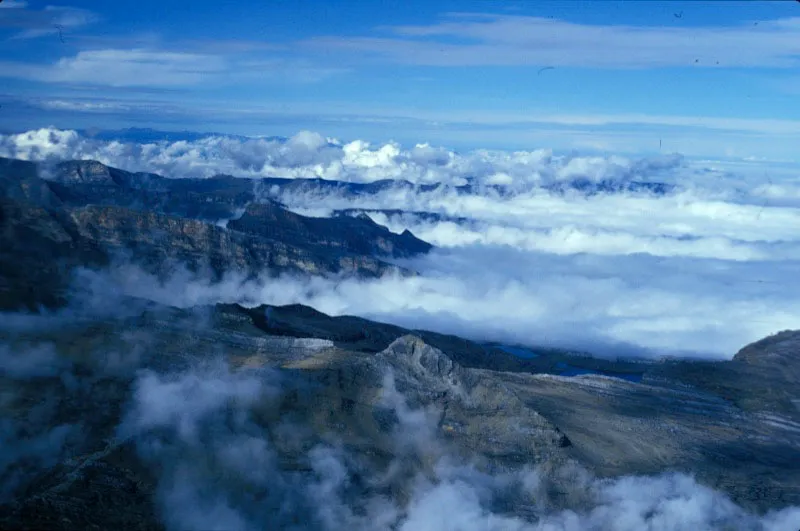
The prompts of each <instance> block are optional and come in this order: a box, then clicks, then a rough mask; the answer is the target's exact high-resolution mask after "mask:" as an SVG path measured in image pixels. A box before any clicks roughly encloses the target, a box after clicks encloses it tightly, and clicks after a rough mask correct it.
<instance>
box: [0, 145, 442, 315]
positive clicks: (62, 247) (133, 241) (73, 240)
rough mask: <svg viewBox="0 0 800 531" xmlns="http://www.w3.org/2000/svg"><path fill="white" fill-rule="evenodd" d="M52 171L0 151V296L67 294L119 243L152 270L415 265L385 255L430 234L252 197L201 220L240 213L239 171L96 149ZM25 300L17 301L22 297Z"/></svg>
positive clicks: (411, 247) (415, 250) (365, 269)
mask: <svg viewBox="0 0 800 531" xmlns="http://www.w3.org/2000/svg"><path fill="white" fill-rule="evenodd" d="M50 173H54V174H55V176H54V177H53V178H52V179H48V180H44V179H41V178H40V177H39V176H38V169H37V166H36V165H35V164H33V163H30V162H25V161H15V160H11V159H0V199H2V210H0V215H2V217H0V230H2V234H0V238H2V242H3V243H4V245H3V249H2V251H0V272H2V273H3V274H2V278H0V286H2V287H0V292H2V293H3V294H4V295H3V296H2V297H0V303H2V305H0V307H2V308H14V307H17V306H15V304H16V303H17V302H19V304H21V305H22V306H28V307H30V306H31V305H36V304H46V305H53V304H56V303H57V301H59V300H63V297H62V296H61V295H60V294H59V293H60V292H63V289H64V287H65V286H66V285H68V284H69V280H70V271H71V269H72V268H74V267H75V266H77V265H84V266H87V267H95V266H98V265H104V264H107V263H109V262H110V261H111V259H112V258H115V257H118V256H119V255H120V254H122V256H123V257H124V259H125V260H130V261H132V262H135V263H138V264H139V265H141V266H143V267H144V268H145V269H146V270H147V271H150V272H153V273H157V274H166V273H168V272H170V271H171V270H172V269H173V268H174V267H176V266H185V267H187V268H188V269H190V270H193V271H204V272H206V271H207V272H208V273H209V274H211V275H212V276H213V277H216V278H219V277H221V276H222V275H223V274H225V273H237V274H240V275H243V276H254V275H259V274H273V275H274V274H279V273H297V274H335V275H339V274H344V275H358V276H365V277H375V276H381V275H384V274H387V273H400V274H411V272H410V271H407V270H404V269H402V268H400V267H397V266H395V265H392V264H390V263H388V262H387V261H386V260H385V258H386V257H390V258H407V257H411V256H415V255H417V254H421V253H426V252H428V251H429V250H430V249H431V246H430V245H429V244H427V243H425V242H423V241H421V240H419V239H417V238H415V237H414V236H413V235H412V234H411V233H409V232H405V233H403V234H399V235H398V234H394V233H391V232H390V231H389V230H388V229H386V228H385V227H381V226H379V225H377V224H375V223H374V222H372V221H371V220H370V219H369V218H361V219H355V218H348V219H344V218H333V219H316V218H308V217H304V216H299V215H297V214H294V213H292V212H289V211H287V210H285V209H283V208H282V207H280V206H279V205H277V204H273V203H268V204H261V205H260V204H255V203H253V204H251V205H250V206H249V207H248V209H247V210H246V211H244V215H242V216H241V218H240V219H238V220H234V221H231V222H230V224H229V226H228V228H223V227H220V226H217V225H216V224H214V223H208V222H206V221H203V218H212V219H214V220H216V219H218V218H219V217H220V216H231V215H232V214H233V213H234V211H235V210H236V209H237V208H239V205H242V204H246V203H247V202H249V201H252V200H253V193H252V188H253V184H252V182H246V181H242V180H239V179H234V178H232V177H229V178H228V177H221V178H218V179H216V178H215V179H208V180H193V181H181V180H171V179H165V178H163V177H160V176H157V175H150V174H132V173H129V172H124V171H122V170H118V169H115V168H109V167H107V166H105V165H102V164H100V163H97V162H93V161H72V162H67V163H62V164H60V165H59V166H57V167H56V168H55V169H54V170H53V169H51V170H50ZM15 301H16V302H15Z"/></svg>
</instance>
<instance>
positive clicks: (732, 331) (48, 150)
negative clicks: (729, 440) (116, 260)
mask: <svg viewBox="0 0 800 531" xmlns="http://www.w3.org/2000/svg"><path fill="white" fill-rule="evenodd" d="M0 155H2V156H9V157H16V158H23V159H30V160H37V161H43V162H48V161H56V160H64V159H95V160H99V161H101V162H103V163H105V164H108V165H111V166H115V167H120V168H122V169H126V170H130V171H147V172H156V173H160V174H163V175H165V176H168V177H172V178H183V177H210V176H213V175H216V174H220V173H223V174H231V175H235V176H240V177H249V178H259V177H285V178H321V179H327V180H341V181H345V182H351V183H370V182H375V181H380V180H385V179H395V180H403V181H408V182H410V183H412V185H406V186H389V187H385V188H382V189H381V190H380V191H378V192H376V193H370V194H354V193H349V192H347V191H345V190H341V189H340V190H338V191H336V190H331V191H326V192H321V191H320V189H313V188H311V189H305V188H304V189H302V190H297V189H294V190H292V189H289V188H287V189H285V190H284V189H283V188H281V187H276V186H272V187H257V189H258V190H260V191H261V193H263V196H265V197H269V198H271V199H276V200H279V201H281V202H282V203H284V204H285V205H286V206H287V207H288V208H290V209H292V210H294V211H296V212H298V213H301V214H306V215H314V216H328V215H332V214H334V213H335V212H336V211H341V210H345V209H357V210H365V211H367V213H368V215H370V216H371V217H372V218H373V219H374V220H375V221H376V222H378V223H380V224H383V225H386V226H388V227H389V228H390V229H391V230H392V231H395V232H401V231H402V230H405V229H409V230H411V231H412V232H413V233H414V234H415V235H416V236H418V237H420V238H422V239H424V240H426V241H429V242H430V243H433V244H434V245H436V246H437V249H436V250H435V251H434V252H432V253H431V254H430V255H428V256H425V257H422V258H419V259H417V260H414V261H411V262H410V263H407V264H404V265H408V266H410V267H412V268H414V269H416V270H417V271H419V272H420V273H421V275H420V276H418V277H415V278H398V277H387V278H383V279H380V280H374V281H359V280H354V279H321V278H317V279H311V280H309V279H295V278H290V279H283V280H282V281H281V282H279V283H276V282H274V281H268V280H264V281H261V282H247V283H243V282H242V281H241V280H240V279H237V278H235V277H230V278H228V279H227V280H226V281H225V282H223V283H221V284H213V285H212V284H210V283H209V282H207V281H206V280H204V279H203V278H191V279H189V278H187V277H186V276H182V277H180V278H178V279H177V280H175V282H184V283H185V282H188V281H191V286H192V287H191V288H187V289H186V290H184V292H183V293H184V294H181V295H176V293H181V291H180V290H176V289H174V286H169V287H164V286H163V285H161V284H160V283H159V282H157V281H155V280H153V279H149V280H148V279H143V278H142V275H141V274H132V273H130V271H129V272H128V274H127V276H126V274H123V273H117V277H118V278H116V279H115V281H118V282H121V285H122V286H125V285H129V286H130V289H131V291H134V290H135V291H136V292H137V293H142V292H151V293H152V296H153V297H158V298H159V299H160V300H162V302H168V303H172V304H178V305H188V304H192V303H194V302H197V301H198V300H202V301H203V302H214V301H215V300H226V301H240V302H246V303H249V304H257V303H261V302H264V303H271V304H283V303H293V302H301V303H305V304H310V305H312V306H314V307H315V308H317V309H319V310H321V311H324V312H327V313H332V314H356V315H361V316H365V317H370V318H375V319H380V320H383V321H389V322H393V323H396V324H400V325H404V326H412V327H425V328H430V329H435V330H438V331H442V332H450V333H459V334H465V335H468V336H469V337H471V338H474V339H492V340H503V341H510V342H519V343H523V344H547V345H556V346H564V347H568V348H580V349H585V350H588V351H590V352H595V353H598V354H602V355H615V354H617V355H619V354H623V355H638V356H657V355H663V354H667V355H690V356H703V357H713V358H730V357H731V356H732V355H733V354H734V353H735V352H736V351H737V350H738V349H739V348H741V347H742V346H744V345H745V344H747V343H749V342H751V341H754V340H757V339H760V338H761V337H764V336H766V335H769V334H771V333H774V332H777V331H779V330H783V329H789V328H798V327H799V326H800V284H798V283H797V282H795V281H794V278H795V275H796V271H797V269H798V266H800V236H799V235H800V230H798V229H800V210H798V207H800V166H796V165H791V164H786V163H776V162H766V161H753V160H750V161H744V160H741V161H708V160H705V161H703V160H694V159H692V160H690V159H686V158H683V157H681V156H680V155H677V154H662V155H655V156H648V157H641V158H638V159H635V158H630V157H621V156H616V155H605V156H599V155H596V154H592V155H581V154H576V153H554V152H553V151H552V150H549V149H544V148H535V149H532V150H530V151H524V152H499V151H487V150H475V151H473V152H467V153H459V152H454V151H451V150H447V149H444V148H439V147H432V146H430V145H427V144H419V145H416V146H413V147H409V148H404V147H403V146H400V145H398V144H395V143H388V144H384V145H370V144H369V143H367V142H364V141H360V140H356V141H352V142H341V141H339V140H336V139H331V138H325V137H323V136H321V135H319V134H316V133H311V132H301V133H298V134H297V135H295V136H292V137H290V138H288V139H274V138H270V139H265V138H250V139H248V138H234V137H226V136H208V137H205V138H200V139H196V138H195V139H192V140H190V141H181V140H173V141H160V142H149V143H136V142H130V141H113V140H97V139H93V138H91V137H87V136H83V135H81V134H79V133H77V132H75V131H63V130H56V129H42V130H37V131H30V132H27V133H22V134H18V135H7V136H2V137H0ZM435 183H438V184H440V186H438V187H424V186H420V185H428V184H435ZM576 183H577V184H579V185H580V186H573V185H575V184H576ZM631 183H663V184H665V185H668V186H669V188H666V189H665V191H664V192H663V193H662V192H658V191H656V192H654V191H648V190H647V189H646V188H645V189H641V188H640V189H638V190H637V189H635V188H631V187H630V186H628V185H630V184H631ZM467 184H469V188H468V189H467V188H463V186H464V185H467ZM459 187H462V188H459ZM593 187H594V188H593ZM431 213H432V214H435V215H436V216H431V215H430V214H431ZM221 224H223V225H224V221H222V222H221ZM143 285H144V286H145V287H144V288H143Z"/></svg>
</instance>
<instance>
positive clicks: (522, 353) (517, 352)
mask: <svg viewBox="0 0 800 531" xmlns="http://www.w3.org/2000/svg"><path fill="white" fill-rule="evenodd" d="M497 348H499V349H500V350H502V351H503V352H508V353H509V354H511V355H512V356H516V357H518V358H525V359H533V358H538V357H539V355H538V354H537V353H535V352H533V351H532V350H530V349H527V348H525V347H514V346H511V345H497Z"/></svg>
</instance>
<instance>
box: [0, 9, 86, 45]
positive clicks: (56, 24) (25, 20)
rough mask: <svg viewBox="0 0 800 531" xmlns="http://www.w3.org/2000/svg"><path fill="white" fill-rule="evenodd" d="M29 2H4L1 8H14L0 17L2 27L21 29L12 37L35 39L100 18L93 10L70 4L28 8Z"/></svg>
mask: <svg viewBox="0 0 800 531" xmlns="http://www.w3.org/2000/svg"><path fill="white" fill-rule="evenodd" d="M27 7H28V4H27V2H15V1H11V2H8V1H6V2H3V3H0V8H12V9H14V11H4V15H3V17H2V18H0V27H2V26H5V27H12V28H17V29H21V30H22V31H21V32H20V33H17V34H16V35H14V36H13V37H12V39H35V38H38V37H44V36H47V35H59V33H60V34H61V38H64V33H65V32H67V31H70V30H74V29H77V28H81V27H83V26H88V25H89V24H93V23H95V22H97V21H98V20H99V17H98V16H97V15H96V14H95V13H94V12H92V11H89V10H87V9H80V8H75V7H69V6H45V8H44V9H38V10H34V9H27Z"/></svg>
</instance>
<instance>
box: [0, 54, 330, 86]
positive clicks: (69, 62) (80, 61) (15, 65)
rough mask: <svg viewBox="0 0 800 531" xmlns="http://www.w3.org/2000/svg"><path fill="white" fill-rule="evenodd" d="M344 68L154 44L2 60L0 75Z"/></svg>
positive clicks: (237, 78)
mask: <svg viewBox="0 0 800 531" xmlns="http://www.w3.org/2000/svg"><path fill="white" fill-rule="evenodd" d="M344 71H345V70H343V69H336V68H323V67H317V66H315V65H314V64H312V63H309V62H291V61H288V60H285V59H278V58H276V59H269V58H264V59H258V60H254V59H240V58H236V57H230V56H226V55H220V54H211V53H188V52H180V51H164V50H151V49H104V50H87V51H82V52H78V54H76V55H75V56H73V57H65V58H62V59H59V60H58V61H57V62H56V63H53V64H49V65H42V64H33V63H19V62H11V61H5V62H0V76H2V77H13V78H21V79H28V80H33V81H40V82H45V83H63V84H87V85H102V86H110V87H155V88H162V87H183V86H196V85H199V84H201V83H208V82H214V83H219V84H229V83H235V82H241V81H249V82H251V83H257V82H259V81H273V82H275V81H279V82H290V83H315V82H318V81H321V80H323V79H326V78H327V77H330V76H331V75H335V74H338V73H342V72H344Z"/></svg>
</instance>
